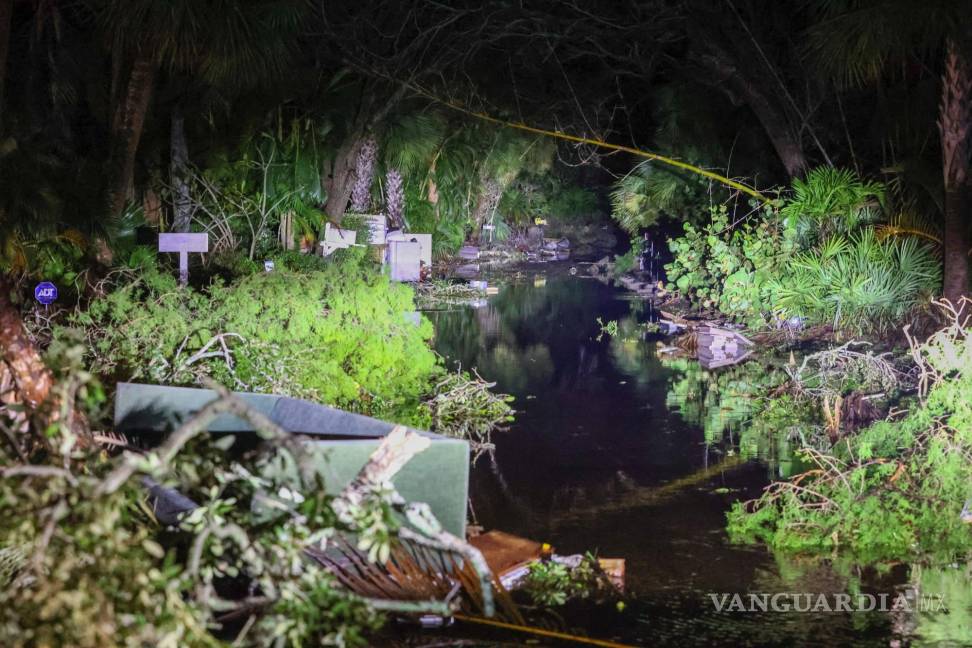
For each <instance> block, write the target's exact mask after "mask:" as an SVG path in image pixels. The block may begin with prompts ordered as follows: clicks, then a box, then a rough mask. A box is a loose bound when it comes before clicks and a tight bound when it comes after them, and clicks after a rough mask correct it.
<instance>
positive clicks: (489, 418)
mask: <svg viewBox="0 0 972 648" xmlns="http://www.w3.org/2000/svg"><path fill="white" fill-rule="evenodd" d="M495 385H496V383H488V382H486V381H484V380H483V379H482V378H480V377H479V376H478V375H477V376H475V377H472V376H469V375H468V374H465V373H449V374H446V376H445V377H444V378H443V379H442V380H440V381H439V382H438V383H437V384H436V385H435V387H434V388H433V390H432V397H431V398H430V399H429V400H428V401H426V402H425V403H424V407H425V408H426V409H427V410H428V414H429V422H430V429H431V430H432V431H433V432H438V433H439V434H444V435H446V436H451V437H456V438H458V439H466V440H468V441H469V442H470V443H471V444H472V445H473V447H474V448H475V449H477V450H478V449H486V448H489V447H491V443H490V435H491V434H492V432H493V430H495V429H497V428H498V427H500V426H501V425H503V424H504V423H509V422H511V421H512V420H513V408H512V407H510V403H512V402H513V397H512V396H509V395H507V394H494V393H493V392H491V391H490V389H491V388H492V387H494V386H495Z"/></svg>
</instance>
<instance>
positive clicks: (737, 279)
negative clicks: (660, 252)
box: [665, 205, 796, 325]
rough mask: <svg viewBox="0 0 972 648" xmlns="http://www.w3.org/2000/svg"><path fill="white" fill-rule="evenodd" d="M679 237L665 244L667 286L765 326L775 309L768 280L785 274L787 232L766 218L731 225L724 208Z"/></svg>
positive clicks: (790, 244) (790, 241) (788, 249)
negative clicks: (668, 255)
mask: <svg viewBox="0 0 972 648" xmlns="http://www.w3.org/2000/svg"><path fill="white" fill-rule="evenodd" d="M683 227H684V231H685V234H684V236H682V237H680V238H677V239H670V240H669V243H668V244H669V247H670V248H671V251H672V253H673V254H674V259H673V261H672V262H671V263H670V264H668V265H666V266H665V270H666V272H667V274H668V280H669V284H670V285H669V288H670V289H674V290H678V291H679V293H680V294H681V295H682V296H684V297H686V298H688V299H689V300H690V301H692V303H694V304H697V305H699V306H701V307H703V308H710V309H716V308H718V309H719V310H721V311H722V312H724V313H725V314H727V315H729V316H731V317H734V318H737V319H739V320H742V321H744V322H746V323H749V324H754V325H759V324H762V323H764V322H766V321H767V320H768V319H769V317H770V315H771V313H772V311H773V310H774V307H775V301H776V300H775V294H774V292H773V289H774V287H775V284H773V283H772V279H773V278H774V277H775V276H776V275H777V273H779V272H783V271H785V270H784V269H785V268H786V263H787V261H788V259H789V258H790V256H791V255H792V253H793V252H794V250H795V247H796V244H795V242H794V240H793V236H792V232H791V231H789V230H785V229H784V228H783V227H782V226H781V223H780V222H779V221H778V220H776V219H775V218H773V217H772V215H769V216H768V217H766V218H764V219H761V220H758V221H757V222H755V223H751V222H746V223H742V224H740V225H738V226H736V227H735V228H733V227H732V226H731V225H730V222H729V215H728V213H727V211H726V208H725V206H724V205H720V206H718V207H714V208H713V209H712V211H711V220H710V222H709V223H708V224H707V225H706V226H704V227H698V228H697V227H696V226H694V225H692V224H691V223H685V225H684V226H683Z"/></svg>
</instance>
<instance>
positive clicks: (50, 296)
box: [34, 281, 57, 306]
mask: <svg viewBox="0 0 972 648" xmlns="http://www.w3.org/2000/svg"><path fill="white" fill-rule="evenodd" d="M34 299H36V300H37V301H39V302H40V303H42V304H44V305H45V306H47V305H48V304H51V303H53V301H54V300H55V299H57V286H55V285H54V284H52V283H51V282H50V281H42V282H40V283H39V284H37V287H36V288H34Z"/></svg>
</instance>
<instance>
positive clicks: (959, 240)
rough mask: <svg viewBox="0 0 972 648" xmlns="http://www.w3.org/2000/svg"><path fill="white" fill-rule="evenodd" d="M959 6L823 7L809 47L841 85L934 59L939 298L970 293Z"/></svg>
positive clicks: (847, 0) (869, 2) (966, 35)
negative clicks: (940, 201) (939, 66)
mask: <svg viewBox="0 0 972 648" xmlns="http://www.w3.org/2000/svg"><path fill="white" fill-rule="evenodd" d="M967 12H968V6H967V3H966V2H964V1H963V0H934V1H931V2H925V3H915V2H914V1H913V0H828V1H827V2H825V3H823V10H822V12H821V15H820V20H819V21H818V22H817V24H816V25H815V26H814V27H813V28H812V29H811V31H810V34H809V35H810V41H811V44H812V47H813V49H814V51H815V52H816V54H817V57H818V59H819V60H820V62H821V63H822V65H823V66H824V68H825V69H827V70H829V71H830V72H831V73H832V74H834V75H835V76H837V77H838V79H840V80H842V81H843V82H845V83H854V84H859V85H862V84H865V83H872V82H875V81H878V80H880V79H881V78H882V77H883V76H884V75H885V74H887V73H888V71H889V70H890V69H893V67H894V66H898V65H902V67H903V64H904V63H906V62H908V61H913V60H915V59H918V60H921V59H928V58H930V57H940V56H941V52H944V53H945V55H944V59H945V60H944V65H943V68H944V72H943V75H942V84H941V99H940V102H939V118H938V129H939V141H940V145H941V153H942V171H943V173H942V176H943V188H944V209H943V212H944V221H943V228H942V230H943V235H944V259H945V270H944V282H943V293H944V295H945V297H946V298H947V299H949V300H951V301H952V302H953V303H958V301H959V299H960V298H961V297H962V296H963V295H965V294H967V293H968V291H969V258H968V251H969V218H968V211H969V209H970V208H972V165H970V159H969V156H970V152H972V26H970V22H972V21H969V20H968V18H967V16H966V14H967Z"/></svg>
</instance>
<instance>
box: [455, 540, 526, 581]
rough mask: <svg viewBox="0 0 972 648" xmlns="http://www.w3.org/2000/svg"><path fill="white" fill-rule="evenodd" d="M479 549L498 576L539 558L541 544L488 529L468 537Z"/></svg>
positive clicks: (470, 542)
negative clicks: (473, 536)
mask: <svg viewBox="0 0 972 648" xmlns="http://www.w3.org/2000/svg"><path fill="white" fill-rule="evenodd" d="M469 544H471V545H472V546H474V547H476V548H477V549H479V551H480V553H482V554H483V558H485V559H486V564H487V565H489V568H490V569H491V570H492V571H493V573H494V574H495V575H496V576H497V577H499V576H502V575H503V573H505V572H506V571H508V570H510V569H514V568H516V567H518V566H520V565H522V564H523V563H527V562H530V561H533V560H537V559H539V558H540V555H541V553H542V550H543V545H541V544H540V543H539V542H535V541H533V540H527V539H526V538H521V537H519V536H515V535H513V534H511V533H504V532H503V531H488V532H486V533H483V534H480V535H478V536H476V537H475V538H470V539H469Z"/></svg>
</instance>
